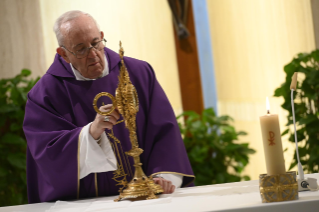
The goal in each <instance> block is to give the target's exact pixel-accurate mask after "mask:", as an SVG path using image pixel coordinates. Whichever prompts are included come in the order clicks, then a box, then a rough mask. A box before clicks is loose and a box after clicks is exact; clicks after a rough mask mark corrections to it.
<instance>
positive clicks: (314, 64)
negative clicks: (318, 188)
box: [274, 50, 319, 173]
mask: <svg viewBox="0 0 319 212" xmlns="http://www.w3.org/2000/svg"><path fill="white" fill-rule="evenodd" d="M284 71H285V73H286V81H285V83H283V84H282V85H281V86H280V87H279V88H277V89H276V90H275V94H274V96H277V97H283V98H284V103H283V104H282V105H281V106H282V108H284V109H285V110H287V111H288V113H289V114H288V116H287V119H288V123H287V129H286V130H285V131H284V132H283V133H282V135H285V134H288V136H289V141H291V142H295V140H294V131H293V130H291V129H290V128H289V126H292V125H293V120H292V111H291V91H290V83H291V77H292V75H293V74H294V72H299V73H302V74H299V79H301V78H304V79H303V80H302V82H301V83H299V82H298V83H297V89H296V92H294V95H295V117H296V125H297V138H298V142H302V141H305V142H303V143H302V144H303V145H301V144H299V156H300V162H301V164H302V165H303V169H304V171H305V173H314V172H318V165H319V130H318V129H319V128H318V127H319V111H318V109H319V50H315V51H313V52H311V53H310V54H305V53H301V54H298V56H297V57H295V58H293V60H292V61H291V62H290V63H289V64H287V65H286V66H285V67H284ZM301 75H304V76H301ZM296 165H297V157H296V153H295V154H294V158H293V161H292V163H291V165H290V167H289V170H291V169H292V168H293V167H295V166H296Z"/></svg>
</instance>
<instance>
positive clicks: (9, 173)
mask: <svg viewBox="0 0 319 212" xmlns="http://www.w3.org/2000/svg"><path fill="white" fill-rule="evenodd" d="M30 74H31V71H29V70H27V69H23V70H22V71H21V73H20V74H19V75H17V76H16V77H14V78H11V79H1V80H0V179H1V180H0V206H10V205H18V204H25V203H27V202H28V201H27V200H28V199H27V185H26V147H27V143H26V139H25V136H24V133H23V130H22V124H23V119H24V112H25V105H26V101H27V93H28V92H29V91H30V89H31V88H32V87H33V86H34V85H35V83H36V82H37V81H38V80H39V78H37V79H36V80H33V79H27V77H28V76H30Z"/></svg>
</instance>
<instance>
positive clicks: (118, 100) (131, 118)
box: [93, 42, 163, 202]
mask: <svg viewBox="0 0 319 212" xmlns="http://www.w3.org/2000/svg"><path fill="white" fill-rule="evenodd" d="M119 55H120V58H121V68H120V75H119V77H118V78H119V84H118V87H117V89H116V91H115V97H114V96H113V95H112V94H110V93H107V92H102V93H99V94H97V95H96V96H95V98H94V100H93V107H94V109H95V111H96V112H97V113H99V114H101V115H104V116H107V115H110V114H111V113H112V112H113V110H114V109H115V108H116V107H117V108H118V110H119V113H120V114H121V115H122V116H123V119H124V121H125V126H126V128H127V129H128V130H129V136H130V141H131V144H132V149H131V150H130V151H128V152H126V154H127V155H129V156H132V157H133V159H134V167H135V173H134V177H133V179H132V180H131V182H129V183H126V182H125V181H123V183H122V185H123V188H121V189H120V190H119V192H120V196H119V197H118V198H116V199H115V200H114V201H115V202H117V201H119V200H122V199H128V198H138V197H145V198H146V199H156V198H157V197H156V196H155V194H159V193H162V192H163V189H162V187H161V186H160V185H157V184H155V183H154V181H153V179H152V177H150V178H148V177H147V176H146V175H145V174H144V171H143V170H142V168H141V166H142V163H141V162H140V154H142V153H143V149H141V148H139V147H138V141H137V136H136V114H137V112H138V109H139V102H138V96H137V92H136V89H135V87H134V85H133V84H132V82H131V80H130V76H129V73H128V71H127V69H126V67H125V64H124V60H123V57H124V50H123V48H122V43H121V42H120V50H119ZM101 96H108V97H109V98H110V99H111V100H112V102H113V106H112V108H111V110H110V111H108V112H102V111H100V110H99V109H98V107H97V100H98V99H99V98H100V97H101ZM122 171H123V172H124V169H122ZM123 175H125V176H126V174H125V173H123Z"/></svg>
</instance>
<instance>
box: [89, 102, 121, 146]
mask: <svg viewBox="0 0 319 212" xmlns="http://www.w3.org/2000/svg"><path fill="white" fill-rule="evenodd" d="M111 107H112V104H108V105H104V106H101V107H100V111H102V112H108V111H110V109H111ZM108 118H109V121H104V119H105V116H102V115H100V114H98V113H97V114H96V116H95V119H94V121H93V122H92V124H91V127H90V134H91V135H92V137H93V138H94V139H95V140H97V139H98V138H99V137H100V136H101V134H102V133H103V132H104V131H105V129H112V128H113V126H114V125H115V124H116V122H117V120H118V119H119V118H120V114H119V112H118V111H117V109H115V110H114V111H113V112H112V113H111V114H110V115H108Z"/></svg>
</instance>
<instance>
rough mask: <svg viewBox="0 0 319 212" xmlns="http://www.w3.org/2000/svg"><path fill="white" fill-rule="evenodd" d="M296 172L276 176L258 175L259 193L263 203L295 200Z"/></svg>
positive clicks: (296, 188)
mask: <svg viewBox="0 0 319 212" xmlns="http://www.w3.org/2000/svg"><path fill="white" fill-rule="evenodd" d="M296 178H297V174H296V172H293V171H292V172H286V173H285V174H277V175H267V174H261V175H259V191H260V196H261V200H262V202H263V203H268V202H281V201H289V200H297V199H298V198H299V196H298V183H297V180H296Z"/></svg>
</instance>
